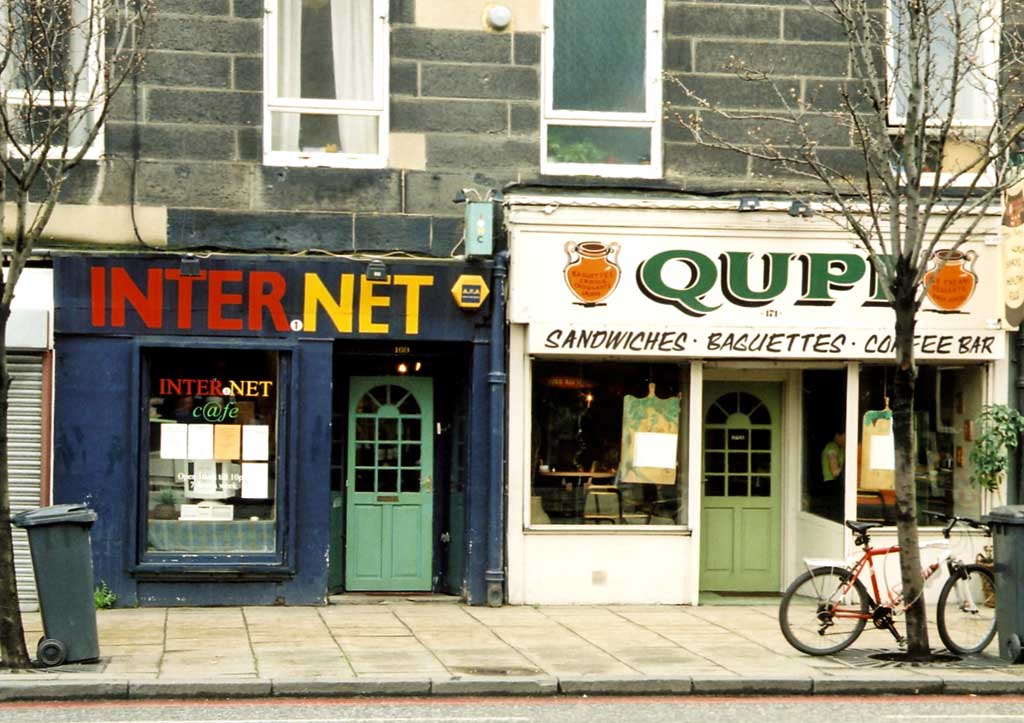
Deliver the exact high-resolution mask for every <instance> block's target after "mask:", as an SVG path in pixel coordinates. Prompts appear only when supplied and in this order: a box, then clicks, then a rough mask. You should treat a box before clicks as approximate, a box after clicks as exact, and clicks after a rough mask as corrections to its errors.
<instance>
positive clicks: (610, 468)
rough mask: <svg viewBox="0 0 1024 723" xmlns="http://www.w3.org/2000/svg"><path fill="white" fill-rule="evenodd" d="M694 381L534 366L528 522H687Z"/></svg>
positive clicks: (609, 369) (597, 366) (646, 367)
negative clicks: (689, 422) (690, 402)
mask: <svg viewBox="0 0 1024 723" xmlns="http://www.w3.org/2000/svg"><path fill="white" fill-rule="evenodd" d="M688 374H689V372H688V369H687V368H686V367H680V366H677V365H672V364H656V365H650V364H626V363H621V364H620V363H610V362H594V363H577V362H548V361H536V362H535V363H534V366H533V410H532V411H533V423H532V468H531V488H530V498H531V499H530V524H531V525H547V524H551V525H609V526H614V525H620V526H621V525H683V524H686V498H687V486H686V466H687V463H686V449H687V443H686V442H687V430H686V418H687V405H688V390H687V385H686V380H687V379H688Z"/></svg>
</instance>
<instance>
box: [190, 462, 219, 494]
mask: <svg viewBox="0 0 1024 723" xmlns="http://www.w3.org/2000/svg"><path fill="white" fill-rule="evenodd" d="M186 494H187V495H188V496H189V497H217V496H222V495H220V494H219V493H218V491H217V463H216V462H211V461H204V460H200V461H198V462H193V463H192V484H191V485H189V488H188V489H187V490H186Z"/></svg>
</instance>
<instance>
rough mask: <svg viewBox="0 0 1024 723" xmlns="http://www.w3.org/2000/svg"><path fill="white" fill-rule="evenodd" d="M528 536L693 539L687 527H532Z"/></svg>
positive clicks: (529, 527)
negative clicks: (637, 536)
mask: <svg viewBox="0 0 1024 723" xmlns="http://www.w3.org/2000/svg"><path fill="white" fill-rule="evenodd" d="M523 534H526V535H588V536H591V535H609V534H610V535H620V536H621V535H644V536H650V535H653V536H661V537H691V536H692V535H693V530H691V529H690V528H689V527H687V526H686V525H530V526H527V527H523Z"/></svg>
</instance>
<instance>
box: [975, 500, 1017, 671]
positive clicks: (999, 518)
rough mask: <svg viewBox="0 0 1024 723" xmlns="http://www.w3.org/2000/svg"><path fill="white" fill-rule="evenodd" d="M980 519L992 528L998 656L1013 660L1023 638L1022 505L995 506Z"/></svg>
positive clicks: (1014, 661) (1015, 660) (1014, 660)
mask: <svg viewBox="0 0 1024 723" xmlns="http://www.w3.org/2000/svg"><path fill="white" fill-rule="evenodd" d="M984 521H985V522H987V523H988V524H989V526H990V527H991V528H992V545H993V555H992V556H993V557H994V558H995V576H996V580H995V582H996V632H997V633H998V635H999V655H1000V656H1001V657H1002V658H1004V659H1005V660H1009V661H1010V662H1013V663H1017V662H1021V649H1022V642H1021V641H1024V505H1004V506H1003V507H996V508H994V509H993V510H992V511H991V512H989V513H988V515H986V516H985V518H984Z"/></svg>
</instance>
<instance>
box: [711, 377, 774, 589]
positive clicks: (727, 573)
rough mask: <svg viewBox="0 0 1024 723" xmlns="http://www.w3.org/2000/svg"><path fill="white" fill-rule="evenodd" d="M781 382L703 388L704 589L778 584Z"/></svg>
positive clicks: (714, 383)
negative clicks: (779, 383)
mask: <svg viewBox="0 0 1024 723" xmlns="http://www.w3.org/2000/svg"><path fill="white" fill-rule="evenodd" d="M780 398H781V391H780V388H779V385H778V384H737V383H733V382H709V383H707V384H706V385H705V386H704V457H703V463H704V464H703V467H704V470H703V473H704V474H703V480H704V489H703V495H702V504H701V530H702V532H701V544H700V562H701V565H700V567H701V569H700V573H701V588H702V589H704V590H720V591H745V592H753V591H772V592H776V591H778V589H779V565H780V560H779V558H780V549H779V544H780V527H781V519H780V517H781V515H780V504H779V500H780V494H779V486H780V474H779V469H780V465H779V463H780V457H781V454H780V449H781V444H780V434H779V430H780V428H781V426H780Z"/></svg>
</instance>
